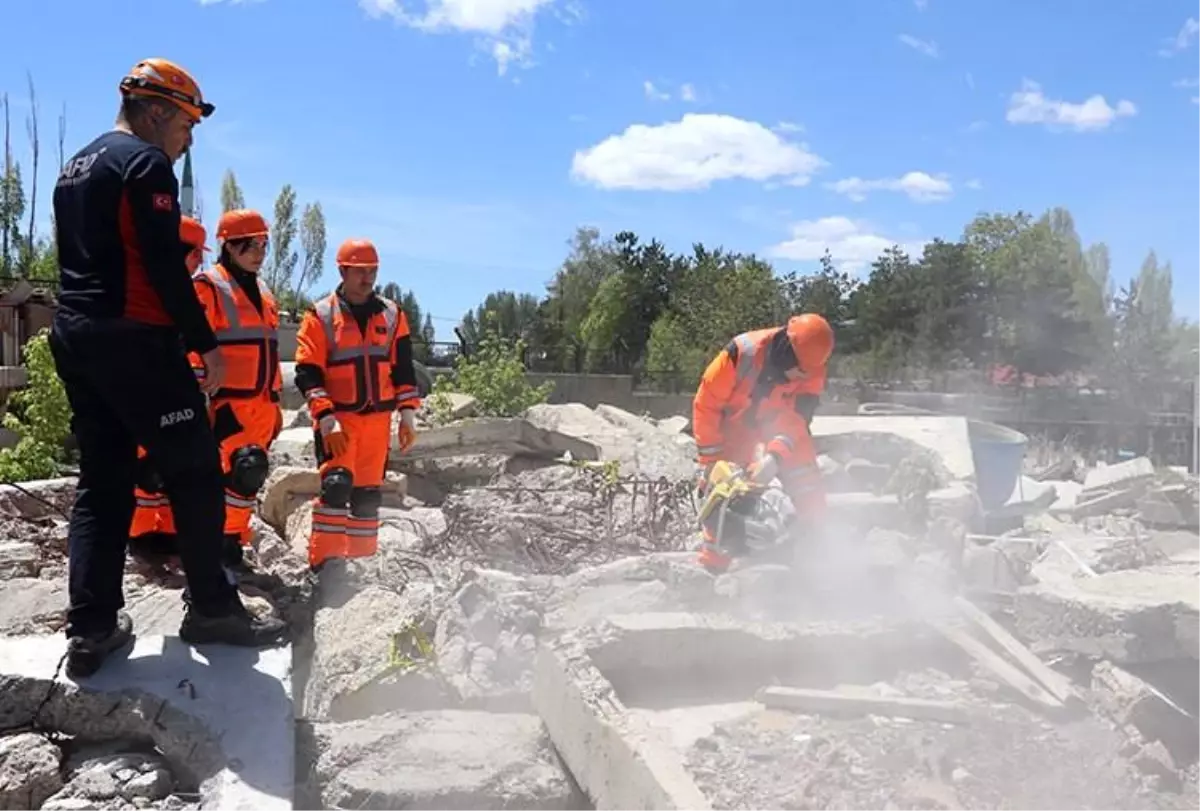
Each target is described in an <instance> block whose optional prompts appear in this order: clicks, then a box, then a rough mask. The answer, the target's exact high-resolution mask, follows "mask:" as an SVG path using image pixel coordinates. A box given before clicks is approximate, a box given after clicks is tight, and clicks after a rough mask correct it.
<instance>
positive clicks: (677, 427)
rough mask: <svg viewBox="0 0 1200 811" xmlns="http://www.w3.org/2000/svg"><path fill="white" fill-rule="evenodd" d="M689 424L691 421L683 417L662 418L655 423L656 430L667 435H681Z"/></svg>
mask: <svg viewBox="0 0 1200 811" xmlns="http://www.w3.org/2000/svg"><path fill="white" fill-rule="evenodd" d="M691 424H692V421H691V419H689V418H688V417H683V416H675V417H664V418H663V419H661V420H658V421H657V422H656V423H655V425H657V426H658V430H660V431H665V432H667V433H668V434H682V433H683V432H684V431H686V430H687V429H688V428H689V427H690V426H691Z"/></svg>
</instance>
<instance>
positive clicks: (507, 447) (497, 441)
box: [388, 418, 600, 466]
mask: <svg viewBox="0 0 1200 811" xmlns="http://www.w3.org/2000/svg"><path fill="white" fill-rule="evenodd" d="M393 440H394V438H393ZM491 453H501V454H509V455H517V454H523V455H527V456H535V457H542V458H550V459H554V458H558V457H560V456H562V455H563V454H564V453H570V455H571V458H573V459H578V460H595V459H598V458H599V457H600V452H599V449H598V448H597V447H596V446H595V445H594V444H592V443H590V442H585V441H583V440H581V439H577V438H576V437H572V436H568V435H567V434H564V433H561V432H557V431H550V430H546V429H543V428H538V427H536V426H535V425H533V424H532V423H530V422H528V421H527V420H523V419H519V418H489V419H481V420H474V421H472V422H465V423H460V424H455V425H443V426H441V427H438V428H430V429H429V430H427V431H421V432H420V433H419V434H418V436H417V442H416V444H415V445H413V446H412V447H411V448H409V449H408V450H407V451H404V452H403V453H401V452H400V450H399V449H398V448H396V447H395V442H394V441H393V447H392V449H391V451H390V452H389V454H388V464H389V465H392V466H396V465H403V464H405V463H406V462H411V461H416V460H419V459H432V458H440V457H444V456H460V455H464V454H473V455H477V454H491Z"/></svg>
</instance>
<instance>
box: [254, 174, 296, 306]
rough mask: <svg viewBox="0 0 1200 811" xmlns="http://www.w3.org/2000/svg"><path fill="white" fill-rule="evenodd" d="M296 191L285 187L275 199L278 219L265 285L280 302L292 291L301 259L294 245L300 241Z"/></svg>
mask: <svg viewBox="0 0 1200 811" xmlns="http://www.w3.org/2000/svg"><path fill="white" fill-rule="evenodd" d="M296 232H297V224H296V190H295V189H294V188H292V184H291V183H285V184H284V186H283V188H282V189H280V190H279V196H278V197H276V198H275V217H274V219H273V220H272V221H271V258H270V261H269V262H268V263H267V268H266V273H265V274H263V281H264V282H265V283H266V285H267V287H268V288H269V289H270V290H271V292H272V293H274V294H275V296H276V297H277V298H281V299H282V298H284V297H285V296H286V295H287V294H288V293H289V292H290V291H291V289H292V282H293V280H294V279H295V276H296V263H297V262H298V261H299V259H300V257H299V256H298V255H297V254H296V251H295V248H294V247H293V243H294V242H295V240H296Z"/></svg>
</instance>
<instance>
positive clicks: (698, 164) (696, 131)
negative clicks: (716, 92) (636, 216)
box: [571, 113, 825, 191]
mask: <svg viewBox="0 0 1200 811" xmlns="http://www.w3.org/2000/svg"><path fill="white" fill-rule="evenodd" d="M824 165H825V161H823V160H822V159H821V158H819V157H817V156H816V155H815V154H813V153H812V152H810V151H809V150H808V147H807V145H805V144H802V143H797V142H794V141H789V140H787V139H786V138H782V137H780V136H779V135H778V134H776V133H774V132H772V131H771V130H769V129H767V128H766V127H764V126H763V125H762V124H759V123H757V122H755V121H744V120H742V119H740V118H735V117H733V116H730V115H721V114H716V113H688V114H687V115H685V116H684V117H683V118H681V119H680V120H679V121H670V122H667V123H665V124H659V125H655V126H651V125H648V124H633V125H631V126H629V127H628V128H626V130H625V131H624V132H623V133H621V134H619V135H610V136H609V137H608V138H605V139H604V140H603V141H601V142H600V143H598V144H596V145H594V146H591V147H588V148H587V149H582V150H579V151H577V152H576V153H575V157H574V160H573V161H572V162H571V176H572V177H574V178H575V179H577V180H580V181H583V182H585V183H590V184H592V185H594V186H598V187H600V188H602V189H638V190H650V189H657V190H661V191H693V190H697V189H705V188H708V187H709V186H710V185H711V184H712V183H714V182H715V181H719V180H732V179H735V178H742V179H745V180H755V181H760V182H765V181H768V180H783V181H784V182H786V183H787V184H789V185H792V186H803V185H806V184H807V183H808V182H809V180H810V179H811V177H812V175H813V174H814V173H815V172H817V171H818V170H819V169H820V168H821V167H823V166H824Z"/></svg>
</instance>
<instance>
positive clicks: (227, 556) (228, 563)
mask: <svg viewBox="0 0 1200 811" xmlns="http://www.w3.org/2000/svg"><path fill="white" fill-rule="evenodd" d="M221 565H222V566H224V567H225V568H226V569H228V570H229V571H231V572H233V573H234V574H238V575H242V574H250V573H251V572H252V570H251V568H250V564H249V563H247V562H246V549H245V547H243V546H242V542H241V539H240V538H239V537H238V536H237V535H236V534H232V533H230V534H226V535H225V537H224V539H223V540H222V541H221Z"/></svg>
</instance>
